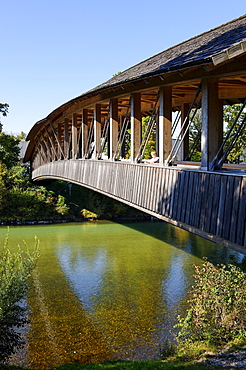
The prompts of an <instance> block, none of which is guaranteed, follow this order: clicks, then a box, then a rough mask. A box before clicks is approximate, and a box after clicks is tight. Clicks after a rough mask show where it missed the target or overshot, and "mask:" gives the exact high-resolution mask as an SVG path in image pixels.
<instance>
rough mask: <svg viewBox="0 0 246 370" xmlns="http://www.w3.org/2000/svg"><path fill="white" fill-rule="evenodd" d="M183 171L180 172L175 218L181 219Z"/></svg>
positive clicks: (183, 185) (183, 184)
mask: <svg viewBox="0 0 246 370" xmlns="http://www.w3.org/2000/svg"><path fill="white" fill-rule="evenodd" d="M184 180H185V171H182V172H181V173H180V179H179V200H178V203H177V215H176V220H177V221H181V212H182V208H183V195H184V187H185V181H184Z"/></svg>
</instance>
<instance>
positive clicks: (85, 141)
mask: <svg viewBox="0 0 246 370" xmlns="http://www.w3.org/2000/svg"><path fill="white" fill-rule="evenodd" d="M81 124H82V132H81V135H82V148H81V155H82V158H83V157H84V156H85V155H86V152H87V149H88V148H87V145H88V109H83V110H82V123H81Z"/></svg>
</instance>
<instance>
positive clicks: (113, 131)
mask: <svg viewBox="0 0 246 370" xmlns="http://www.w3.org/2000/svg"><path fill="white" fill-rule="evenodd" d="M117 142H118V99H111V100H110V121H109V158H110V159H114V156H115V150H116V147H117Z"/></svg>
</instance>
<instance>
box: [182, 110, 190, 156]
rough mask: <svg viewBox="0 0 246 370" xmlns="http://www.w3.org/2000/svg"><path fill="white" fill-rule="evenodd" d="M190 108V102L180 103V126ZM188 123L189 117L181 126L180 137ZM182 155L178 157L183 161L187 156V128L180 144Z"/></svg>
mask: <svg viewBox="0 0 246 370" xmlns="http://www.w3.org/2000/svg"><path fill="white" fill-rule="evenodd" d="M189 109H190V104H189V103H183V104H182V105H181V126H182V124H183V122H184V120H185V119H186V117H187V115H188V113H189ZM188 124H189V117H188V118H187V119H186V123H185V125H184V127H183V130H182V132H181V137H182V136H183V133H184V132H185V130H186V129H187V126H188ZM181 155H182V157H181V158H180V159H181V160H182V161H184V160H185V159H186V158H187V157H188V156H189V130H187V133H186V135H185V137H184V141H183V144H182V154H181Z"/></svg>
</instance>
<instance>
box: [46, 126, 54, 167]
mask: <svg viewBox="0 0 246 370" xmlns="http://www.w3.org/2000/svg"><path fill="white" fill-rule="evenodd" d="M45 132H46V135H47V138H48V141H49V144H50V149H51V157H52V161H55V160H56V158H57V157H56V147H55V142H54V135H52V131H50V130H49V126H45Z"/></svg>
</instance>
